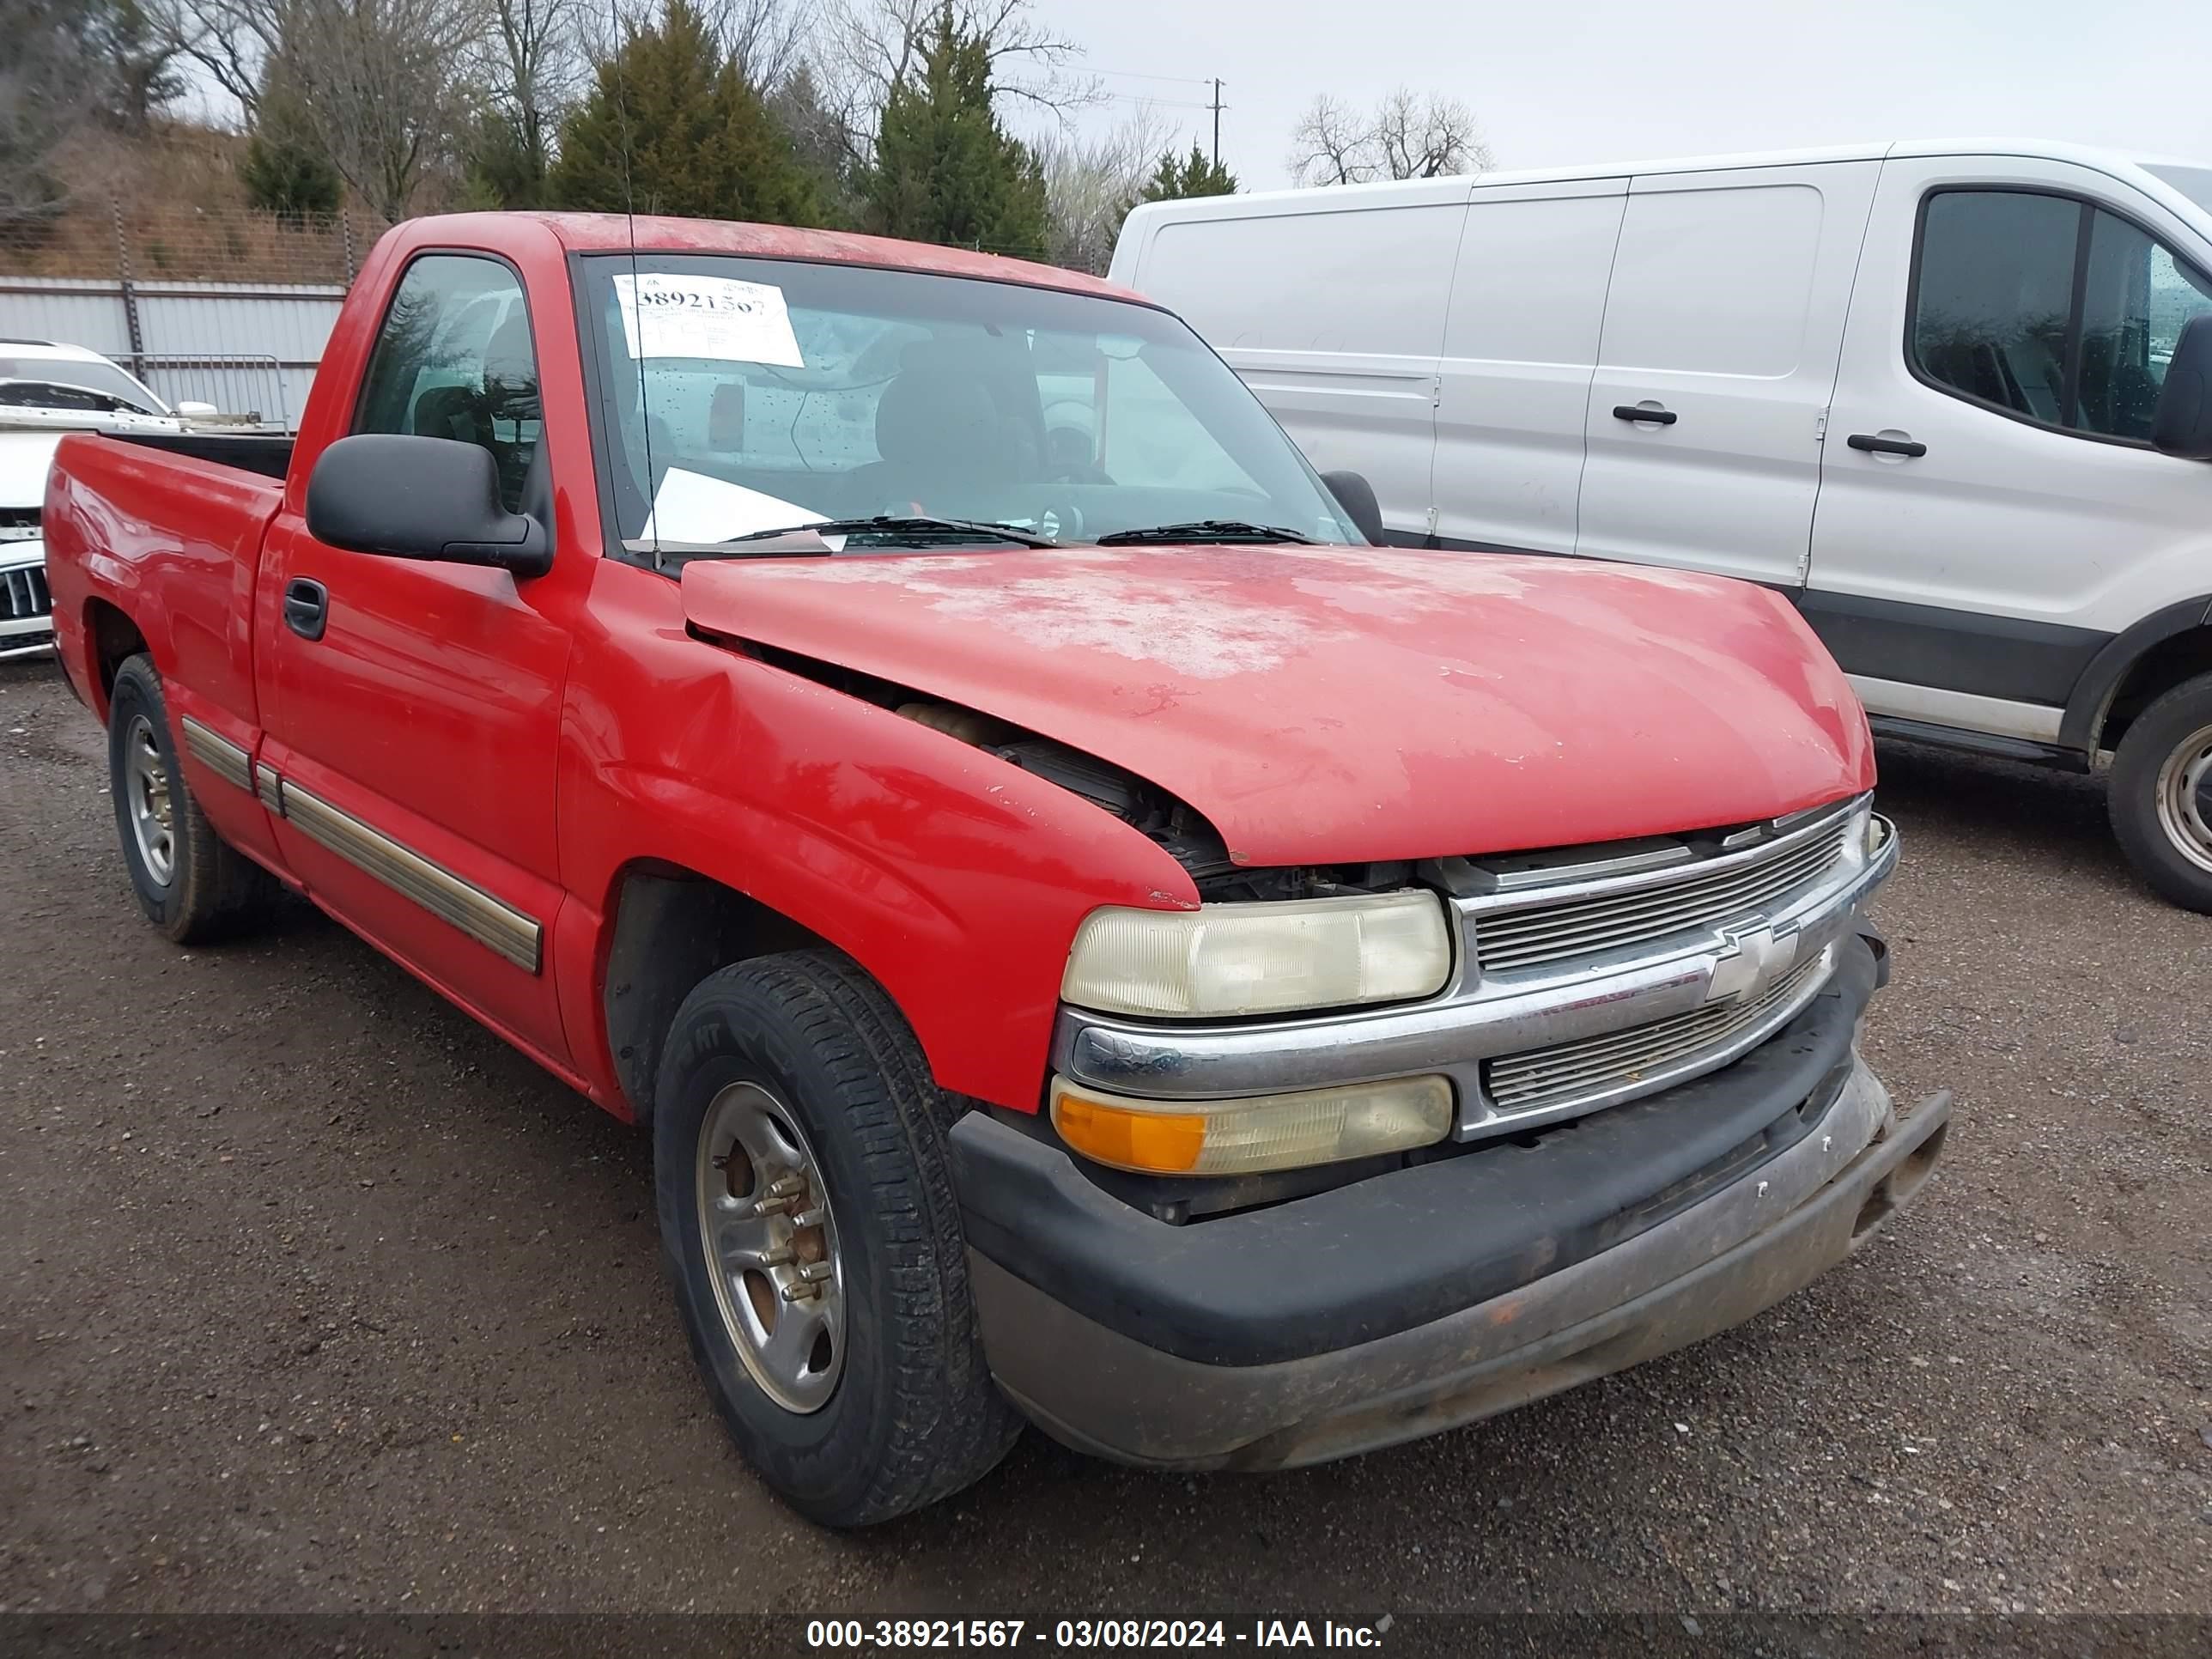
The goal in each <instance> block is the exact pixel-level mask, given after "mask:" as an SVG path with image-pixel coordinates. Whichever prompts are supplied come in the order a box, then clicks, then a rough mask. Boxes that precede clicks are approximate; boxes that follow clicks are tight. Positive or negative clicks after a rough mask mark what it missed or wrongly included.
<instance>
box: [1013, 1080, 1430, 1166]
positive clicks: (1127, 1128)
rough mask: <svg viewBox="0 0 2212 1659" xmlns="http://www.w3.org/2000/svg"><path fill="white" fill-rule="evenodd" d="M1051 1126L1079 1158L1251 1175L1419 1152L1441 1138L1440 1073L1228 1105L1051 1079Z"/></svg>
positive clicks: (1250, 1098) (1253, 1098)
mask: <svg viewBox="0 0 2212 1659" xmlns="http://www.w3.org/2000/svg"><path fill="white" fill-rule="evenodd" d="M1052 1121H1053V1124H1054V1127H1056V1128H1057V1129H1059V1131H1060V1139H1062V1140H1064V1141H1066V1143H1067V1144H1068V1146H1069V1147H1070V1148H1071V1149H1073V1151H1075V1152H1080V1153H1082V1154H1083V1156H1084V1157H1085V1158H1092V1159H1095V1160H1096V1161H1097V1162H1098V1163H1100V1164H1112V1165H1113V1166H1114V1167H1115V1168H1116V1169H1119V1170H1141V1171H1144V1172H1146V1173H1147V1174H1152V1175H1255V1174H1258V1173H1260V1172H1261V1171H1263V1170H1295V1169H1301V1168H1304V1166H1306V1165H1308V1164H1335V1163H1340V1162H1342V1161H1343V1160H1344V1159H1346V1158H1368V1157H1371V1156H1373V1155H1374V1154H1376V1153H1378V1152H1404V1151H1407V1149H1409V1148H1411V1147H1414V1146H1430V1145H1432V1144H1433V1143H1435V1142H1437V1141H1439V1140H1441V1139H1443V1138H1444V1136H1445V1135H1447V1134H1449V1133H1450V1132H1451V1121H1452V1089H1451V1085H1450V1083H1449V1082H1448V1081H1447V1080H1446V1079H1443V1078H1440V1077H1410V1078H1398V1079H1393V1080H1391V1081H1389V1082H1387V1083H1354V1084H1349V1085H1346V1086H1345V1087H1343V1088H1340V1089H1313V1090H1307V1091H1300V1092H1298V1093H1295V1094H1282V1095H1249V1096H1245V1097H1242V1098H1238V1099H1235V1100H1204V1101H1198V1100H1135V1099H1131V1098H1129V1097H1127V1096H1121V1095H1103V1094H1100V1093H1098V1092H1097V1091H1095V1090H1091V1089H1087V1088H1085V1087H1084V1086H1082V1085H1079V1084H1076V1083H1072V1082H1070V1081H1069V1080H1068V1079H1066V1078H1061V1077H1056V1078H1054V1079H1053V1080H1052Z"/></svg>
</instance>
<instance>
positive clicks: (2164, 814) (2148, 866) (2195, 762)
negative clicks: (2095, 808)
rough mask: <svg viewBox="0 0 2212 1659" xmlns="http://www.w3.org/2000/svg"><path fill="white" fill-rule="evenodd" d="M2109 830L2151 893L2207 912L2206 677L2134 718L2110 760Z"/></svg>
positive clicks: (2211, 823) (2211, 787)
mask: <svg viewBox="0 0 2212 1659" xmlns="http://www.w3.org/2000/svg"><path fill="white" fill-rule="evenodd" d="M2110 807H2111V811H2112V831H2113V833H2114V834H2115V835H2117V836H2118V837H2119V840H2120V846H2121V847H2122V848H2124V850H2125V851H2126V853H2127V855H2128V858H2129V860H2130V862H2131V863H2133V864H2134V866H2136V869H2137V870H2139V871H2140V872H2142V876H2143V878H2144V879H2145V880H2147V881H2148V882H2149V883H2150V884H2151V885H2152V886H2153V887H2154V888H2156V889H2157V890H2158V891H2159V893H2160V895H2161V896H2164V897H2165V898H2166V899H2168V900H2170V901H2172V902H2173V903H2175V904H2179V905H2180V906H2182V907H2183V908H2185V909H2190V910H2202V911H2208V912H2212V674H2200V675H2198V676H2197V678H2195V679H2193V680H2187V681H2185V682H2183V683H2182V684H2179V685H2177V686H2176V687H2174V689H2173V690H2171V691H2169V692H2167V693H2166V695H2165V696H2162V697H2160V698H2159V700H2158V701H2157V702H2154V703H2152V704H2151V705H2150V707H2149V708H2146V709H2144V710H2143V712H2142V714H2138V715H2136V718H2135V722H2134V724H2132V725H2131V726H2129V727H2128V731H2127V735H2126V736H2125V737H2124V738H2121V739H2120V746H2119V750H2118V752H2117V753H2116V754H2115V755H2114V756H2113V757H2112V798H2111V802H2110Z"/></svg>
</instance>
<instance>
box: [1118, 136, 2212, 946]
mask: <svg viewBox="0 0 2212 1659" xmlns="http://www.w3.org/2000/svg"><path fill="white" fill-rule="evenodd" d="M2207 272H2212V167H2187V166H2181V165H2170V164H2166V163H2162V162H2137V161H2130V160H2128V159H2126V158H2124V157H2120V156H2116V155H2107V154H2103V153H2100V152H2094V151H2090V150H2085V149H2071V148H2068V147H2064V146H2061V145H2056V144H2040V143H2039V144H2021V143H1899V144H1892V145H1887V146H1872V147H1868V148H1864V149H1834V150H1821V151H1807V152H1799V153H1794V154H1790V155H1753V156H1735V157H1726V158H1718V159H1705V160H1697V161H1667V162H1656V163H1638V164H1635V165H1632V166H1623V167H1598V168H1580V169H1575V170H1571V171H1559V172H1546V173H1492V174H1486V175H1483V176H1480V177H1478V178H1475V179H1433V180H1428V181H1424V182H1420V183H1414V184H1395V185H1361V186H1352V187H1350V188H1341V189H1328V190H1310V191H1282V192H1278V193H1274V194H1268V195H1257V196H1235V197H1206V198H1202V199H1199V200H1194V201H1184V202H1164V203H1158V204H1152V205H1148V206H1145V207H1140V208H1139V209H1137V210H1136V211H1135V212H1133V214H1131V215H1130V216H1129V220H1128V222H1127V226H1126V227H1125V228H1124V229H1123V231H1122V233H1121V242H1120V244H1119V246H1117V247H1116V248H1115V254H1114V266H1113V273H1112V274H1113V276H1114V278H1115V280H1116V281H1118V282H1121V283H1127V285H1129V286H1131V287H1133V288H1136V289H1141V290H1142V291H1144V292H1145V293H1146V294H1148V295H1152V296H1153V297H1155V298H1157V299H1158V300H1159V301H1161V302H1162V303H1163V304H1164V305H1167V306H1169V307H1172V308H1173V309H1174V310H1176V311H1177V312H1179V313H1182V316H1183V317H1185V318H1186V319H1188V320H1189V321H1190V323H1191V324H1192V325H1193V326H1194V327H1195V328H1197V329H1198V330H1199V331H1200V333H1201V334H1203V335H1204V336H1205V337H1206V338H1207V339H1209V340H1210V341H1211V342H1212V343H1213V345H1214V346H1215V347H1216V348H1217V349H1218V350H1219V351H1220V352H1221V354H1222V356H1225V358H1226V359H1227V360H1228V361H1229V362H1230V363H1231V365H1232V366H1233V367H1234V368H1236V369H1237V372H1238V373H1239V374H1241V375H1243V378H1244V380H1245V381H1246V382H1247V383H1248V384H1249V386H1251V387H1252V389H1253V390H1254V391H1255V392H1257V393H1258V394H1259V395H1260V397H1261V400H1262V401H1263V402H1265V403H1266V404H1267V406H1268V407H1269V408H1270V409H1272V410H1273V411H1274V413H1275V415H1276V416H1277V418H1278V419H1279V420H1280V421H1281V422H1282V423H1283V425H1284V426H1285V428H1287V429H1288V430H1289V432H1290V434H1291V436H1292V437H1293V438H1295V439H1296V440H1297V441H1298V443H1299V444H1300V445H1301V446H1302V447H1304V450H1305V452H1306V453H1307V455H1308V456H1309V458H1310V459H1311V460H1312V461H1313V463H1314V464H1315V465H1316V466H1317V467H1321V468H1323V469H1346V470H1350V471H1357V472H1358V473H1360V474H1363V475H1364V477H1365V478H1366V480H1367V481H1368V482H1369V483H1370V484H1371V485H1372V486H1373V489H1374V491H1375V494H1376V498H1377V501H1378V502H1379V506H1380V515H1381V521H1382V526H1383V536H1384V538H1387V539H1389V540H1391V541H1395V542H1402V543H1407V544H1419V545H1423V546H1431V547H1444V548H1464V549H1469V550H1511V551H1535V552H1541V553H1553V554H1573V555H1580V556H1586V557H1593V558H1607V559H1627V560H1633V561H1637V562H1643V563H1650V564H1664V565H1675V566H1680V567H1683V568H1690V569H1696V570H1705V571H1713V572H1717V573H1720V574H1725V575H1730V576H1741V577H1744V578H1747V579H1748V580H1753V581H1758V582H1764V583H1766V584H1769V585H1770V586H1774V587H1777V588H1779V589H1782V590H1784V591H1785V592H1788V593H1790V596H1791V597H1792V598H1793V599H1795V601H1796V604H1797V605H1799V606H1800V607H1801V608H1802V611H1803V612H1804V615H1805V617H1806V619H1807V620H1808V622H1809V623H1811V624H1812V625H1813V627H1814V629H1816V630H1817V631H1818V632H1819V634H1820V636H1821V638H1822V639H1824V640H1825V641H1826V642H1827V644H1828V646H1829V647H1830V648H1831V649H1832V651H1833V652H1834V653H1835V654H1836V656H1837V658H1838V659H1839V660H1840V661H1841V662H1842V664H1843V666H1844V669H1845V670H1846V671H1848V672H1849V673H1850V675H1851V678H1852V680H1853V683H1854V684H1856V685H1857V688H1858V690H1859V694H1860V696H1861V697H1862V698H1863V700H1864V702H1865V703H1866V706H1867V709H1868V712H1869V715H1870V716H1871V717H1872V719H1873V721H1874V725H1875V730H1876V731H1877V732H1882V733H1885V734H1888V735H1893V736H1901V737H1911V738H1920V739H1923V740H1927V741H1930V742H1936V743H1944V744H1953V745H1955V746H1958V747H1960V748H1966V749H1972V750H1982V751H1984V752H1989V753H1995V754H2001V755H2007V756H2012V757H2017V758H2021V759H2026V760H2032V761H2038V762H2042V763H2048V764H2052V765H2058V766H2064V767H2069V768H2074V769H2092V768H2095V769H2102V768H2105V767H2107V766H2109V767H2110V769H2111V770H2112V819H2113V823H2114V826H2115V828H2116V829H2117V830H2118V835H2119V837H2120V840H2121V842H2122V843H2123V845H2124V847H2125V848H2126V850H2127V852H2128V853H2129V854H2130V857H2131V858H2132V859H2133V860H2135V862H2136V865H2137V866H2138V867H2139V868H2140V869H2141V870H2142V872H2143V873H2144V874H2145V875H2146V876H2147V877H2148V878H2149V880H2150V881H2151V882H2152V884H2154V885H2155V886H2156V887H2157V888H2158V889H2159V890H2160V892H2162V893H2164V894H2165V895H2166V896H2167V897H2168V898H2170V899H2172V900H2173V901H2174V902H2177V903H2181V904H2185V905H2188V906H2190V907H2191V908H2196V909H2199V910H2212V466H2208V465H2204V464H2203V459H2205V458H2212V324H2205V325H2201V326H2198V327H2196V328H2193V329H2191V328H2190V326H2189V325H2191V323H2192V322H2193V321H2194V320H2195V319H2199V318H2203V317H2208V316H2212V276H2207V274H2206V273H2207ZM2185 331H2187V333H2188V338H2187V340H2186V342H2185V338H2184V336H2185ZM2161 391H2163V392H2164V393H2165V395H2164V398H2163V399H2161Z"/></svg>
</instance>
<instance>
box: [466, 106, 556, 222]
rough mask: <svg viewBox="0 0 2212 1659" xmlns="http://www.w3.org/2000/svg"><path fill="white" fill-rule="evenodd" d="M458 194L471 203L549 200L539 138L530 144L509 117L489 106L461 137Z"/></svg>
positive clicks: (514, 204) (531, 204)
mask: <svg viewBox="0 0 2212 1659" xmlns="http://www.w3.org/2000/svg"><path fill="white" fill-rule="evenodd" d="M464 143H465V150H464V154H465V170H464V173H463V177H462V183H461V197H462V201H463V203H464V204H465V205H466V206H468V207H471V208H541V207H544V206H546V205H547V204H548V203H549V199H550V178H551V169H550V166H549V165H548V163H547V161H546V158H545V146H544V143H535V144H533V143H531V142H530V137H529V135H528V134H527V133H526V132H525V131H523V130H522V127H521V125H520V123H519V122H518V121H517V120H516V119H515V118H514V117H513V115H511V114H509V113H507V112H506V111H504V110H496V109H495V110H489V111H487V112H484V113H483V115H481V116H479V117H478V118H477V121H476V124H475V125H473V126H472V127H471V128H470V129H469V131H468V133H467V135H466V137H465V141H464Z"/></svg>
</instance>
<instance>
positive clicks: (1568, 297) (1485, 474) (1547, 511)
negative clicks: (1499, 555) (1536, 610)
mask: <svg viewBox="0 0 2212 1659" xmlns="http://www.w3.org/2000/svg"><path fill="white" fill-rule="evenodd" d="M1627 199H1628V180H1627V179H1625V178H1624V179H1577V180H1570V181H1565V182H1562V183H1559V184H1546V185H1482V186H1478V187H1477V188H1476V190H1475V191H1474V197H1473V199H1472V200H1471V201H1470V202H1469V204H1468V212H1467V227H1466V228H1465V230H1464V231H1462V234H1461V236H1460V244H1459V262H1458V264H1457V267H1456V269H1455V271H1454V273H1453V276H1452V291H1451V307H1450V310H1449V312H1448V313H1447V314H1446V316H1445V318H1444V343H1443V359H1442V361H1441V362H1439V363H1438V365H1437V459H1436V487H1435V501H1436V504H1437V516H1436V520H1435V525H1434V527H1435V532H1436V536H1437V541H1438V543H1439V544H1441V545H1443V546H1445V547H1469V548H1501V549H1507V550H1530V551H1534V552H1538V553H1571V552H1573V551H1574V550H1575V501H1576V496H1577V493H1578V492H1579V491H1580V489H1581V488H1582V478H1583V424H1584V422H1585V421H1586V420H1587V418H1588V416H1589V391H1590V377H1591V375H1592V374H1593V373H1594V372H1595V368H1596V364H1597V347H1598V330H1599V327H1600V325H1601V324H1602V322H1603V321H1604V318H1605V290H1606V279H1607V276H1609V275H1610V274H1611V272H1612V270H1613V247H1614V245H1615V244H1616V243H1617V242H1619V240H1620V217H1621V210H1622V208H1623V207H1624V206H1625V205H1626V202H1627Z"/></svg>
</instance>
